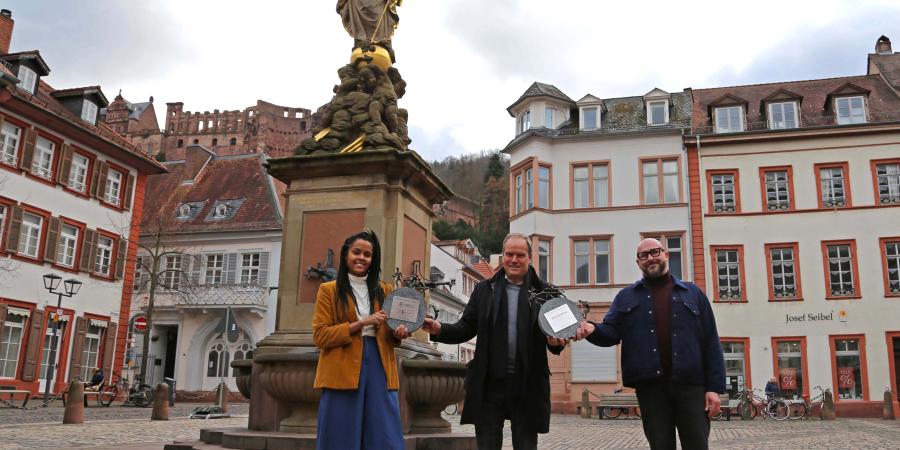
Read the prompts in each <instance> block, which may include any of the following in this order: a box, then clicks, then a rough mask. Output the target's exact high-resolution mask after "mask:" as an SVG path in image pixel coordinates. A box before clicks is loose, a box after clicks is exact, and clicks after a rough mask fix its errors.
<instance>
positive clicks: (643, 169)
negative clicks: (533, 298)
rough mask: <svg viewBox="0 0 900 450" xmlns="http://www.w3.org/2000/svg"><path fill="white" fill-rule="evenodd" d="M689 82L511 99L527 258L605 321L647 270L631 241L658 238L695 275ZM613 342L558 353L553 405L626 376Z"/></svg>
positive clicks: (562, 407) (514, 208) (569, 407)
mask: <svg viewBox="0 0 900 450" xmlns="http://www.w3.org/2000/svg"><path fill="white" fill-rule="evenodd" d="M690 105H691V96H690V92H689V91H685V92H678V93H668V92H665V91H662V90H660V89H654V90H652V91H650V92H648V93H647V94H645V95H644V96H637V97H625V98H612V99H599V98H597V97H594V96H592V95H586V96H584V97H583V98H582V99H581V100H579V101H577V102H576V101H573V100H571V99H570V98H569V97H568V96H566V95H565V94H563V93H562V92H560V91H559V90H558V89H557V88H555V87H554V86H552V85H547V84H543V83H534V84H533V85H532V86H531V87H530V88H529V89H528V90H527V91H526V92H525V94H523V95H522V97H521V98H519V100H517V101H516V102H515V103H514V104H513V105H512V106H510V107H509V108H508V111H509V113H510V115H512V116H513V117H516V119H517V120H516V123H517V130H516V131H517V133H518V134H517V137H516V138H515V139H514V140H513V141H512V142H510V143H509V144H508V145H507V147H506V148H505V149H504V150H503V151H504V152H505V153H507V154H509V155H510V167H511V168H510V176H511V178H510V214H511V217H510V231H511V232H516V233H522V234H525V235H527V236H530V237H531V239H532V240H531V243H532V264H533V265H534V267H535V269H536V270H537V271H538V274H539V275H540V276H541V278H542V279H544V280H546V281H548V282H550V283H552V284H554V285H557V286H559V287H560V288H561V289H563V290H564V291H565V293H566V295H567V297H569V298H570V299H573V300H583V301H586V302H588V303H589V304H590V306H591V313H590V318H591V319H592V320H602V318H603V315H604V314H605V312H606V310H607V309H608V308H609V305H610V304H611V302H612V300H613V298H614V297H615V295H616V294H617V293H618V292H619V290H621V289H622V288H623V287H626V286H629V285H631V284H632V283H634V282H635V281H637V280H638V279H640V277H641V276H642V275H641V273H640V270H639V269H638V267H637V265H636V263H635V259H636V258H635V249H636V248H637V244H638V242H639V241H640V240H641V239H643V238H645V237H655V238H659V239H660V240H661V241H662V242H663V244H664V245H666V246H667V248H668V249H669V251H670V253H671V263H670V264H671V268H672V272H673V273H675V274H676V275H677V276H678V277H680V278H682V279H685V280H692V279H693V276H692V273H691V270H690V269H691V261H690V252H689V251H688V249H689V248H690V245H691V242H690V229H691V223H690V216H689V210H688V201H689V195H688V189H687V187H688V185H687V158H686V157H685V153H684V151H683V145H682V131H683V130H686V129H687V128H689V126H690V115H691V111H690V109H691V106H690ZM616 352H617V350H616V348H600V347H595V346H593V345H591V344H589V343H586V342H580V343H575V344H574V345H572V346H570V347H569V348H568V349H566V350H565V351H564V352H563V354H562V355H561V357H559V358H557V357H551V359H550V364H551V371H552V373H553V376H552V377H551V392H552V400H553V407H554V411H560V412H574V411H575V405H576V404H577V403H578V402H580V399H581V392H582V390H583V388H588V389H590V390H591V391H592V392H595V393H601V392H612V391H613V390H614V389H615V388H617V387H620V386H621V373H620V370H619V367H618V362H617V361H618V359H617V354H616Z"/></svg>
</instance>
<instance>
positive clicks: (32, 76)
mask: <svg viewBox="0 0 900 450" xmlns="http://www.w3.org/2000/svg"><path fill="white" fill-rule="evenodd" d="M16 78H18V79H19V82H18V83H17V84H16V87H17V88H19V89H21V90H23V91H26V92H28V93H29V94H32V95H34V86H35V84H37V72H35V71H34V70H31V68H30V67H25V66H22V65H20V66H19V73H18V75H17V76H16Z"/></svg>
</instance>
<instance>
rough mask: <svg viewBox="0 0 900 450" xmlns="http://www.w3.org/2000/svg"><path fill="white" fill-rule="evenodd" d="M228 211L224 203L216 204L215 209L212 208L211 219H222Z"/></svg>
mask: <svg viewBox="0 0 900 450" xmlns="http://www.w3.org/2000/svg"><path fill="white" fill-rule="evenodd" d="M227 213H228V206H227V205H225V204H220V205H216V209H215V210H213V219H224V218H225V215H226V214H227Z"/></svg>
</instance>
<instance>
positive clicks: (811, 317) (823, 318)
mask: <svg viewBox="0 0 900 450" xmlns="http://www.w3.org/2000/svg"><path fill="white" fill-rule="evenodd" d="M835 320H839V321H841V322H846V321H847V311H845V310H840V311H838V312H837V313H835V311H833V310H832V311H829V312H827V313H824V312H815V313H800V314H785V315H784V323H792V322H833V321H835Z"/></svg>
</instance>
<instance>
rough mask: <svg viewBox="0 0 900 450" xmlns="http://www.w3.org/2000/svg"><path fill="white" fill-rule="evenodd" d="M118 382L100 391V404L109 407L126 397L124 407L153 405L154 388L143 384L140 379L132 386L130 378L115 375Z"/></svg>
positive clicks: (136, 378) (136, 379) (137, 378)
mask: <svg viewBox="0 0 900 450" xmlns="http://www.w3.org/2000/svg"><path fill="white" fill-rule="evenodd" d="M115 376H116V377H117V378H118V380H116V382H115V383H112V384H109V385H106V386H104V387H102V388H101V389H100V404H101V405H103V406H109V405H110V404H111V403H112V402H113V401H115V400H116V399H117V398H119V397H124V398H125V401H124V402H123V403H122V406H139V407H142V408H145V407H148V406H150V405H152V404H153V395H154V393H155V391H154V389H153V386H150V385H149V384H145V383H143V382H141V379H140V377H135V384H134V385H131V384H130V383H129V382H128V378H125V377H121V376H118V375H115Z"/></svg>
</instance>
